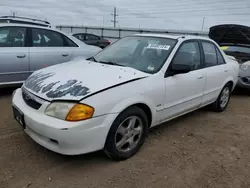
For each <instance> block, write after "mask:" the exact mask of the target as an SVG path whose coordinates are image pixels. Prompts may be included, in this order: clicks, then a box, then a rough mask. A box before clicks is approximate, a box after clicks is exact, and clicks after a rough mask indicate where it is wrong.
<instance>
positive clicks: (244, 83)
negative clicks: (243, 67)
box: [237, 76, 250, 89]
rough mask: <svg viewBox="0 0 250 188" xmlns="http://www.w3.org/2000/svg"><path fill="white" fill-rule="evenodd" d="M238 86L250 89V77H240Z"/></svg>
mask: <svg viewBox="0 0 250 188" xmlns="http://www.w3.org/2000/svg"><path fill="white" fill-rule="evenodd" d="M237 86H238V87H240V88H245V89H250V77H249V76H248V77H239V79H238V83H237Z"/></svg>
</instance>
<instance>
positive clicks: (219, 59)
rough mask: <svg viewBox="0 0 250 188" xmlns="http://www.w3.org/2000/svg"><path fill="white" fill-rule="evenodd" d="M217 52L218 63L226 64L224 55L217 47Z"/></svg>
mask: <svg viewBox="0 0 250 188" xmlns="http://www.w3.org/2000/svg"><path fill="white" fill-rule="evenodd" d="M216 52H217V58H218V59H217V61H218V64H219V65H221V64H225V60H224V58H223V56H222V55H221V52H220V51H219V50H218V49H217V48H216Z"/></svg>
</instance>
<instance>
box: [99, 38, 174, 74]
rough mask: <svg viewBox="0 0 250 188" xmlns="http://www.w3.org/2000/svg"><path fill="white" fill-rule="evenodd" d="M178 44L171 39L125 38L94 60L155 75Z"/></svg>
mask: <svg viewBox="0 0 250 188" xmlns="http://www.w3.org/2000/svg"><path fill="white" fill-rule="evenodd" d="M176 42H177V40H174V39H169V38H158V37H144V36H143V37H142V36H132V37H124V38H122V39H120V40H119V41H117V42H115V43H113V44H112V45H110V46H109V47H107V48H106V49H104V50H103V51H101V52H100V53H98V54H97V55H96V56H95V57H94V59H95V61H97V62H100V63H108V64H112V65H114V66H115V65H120V66H126V67H132V68H134V69H137V70H139V71H143V72H146V73H150V74H153V73H156V72H158V71H159V70H160V69H161V67H162V66H163V65H164V63H165V61H166V59H167V58H168V56H169V54H170V53H171V51H172V49H173V47H174V46H175V44H176Z"/></svg>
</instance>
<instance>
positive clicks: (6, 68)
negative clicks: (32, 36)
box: [0, 27, 29, 85]
mask: <svg viewBox="0 0 250 188" xmlns="http://www.w3.org/2000/svg"><path fill="white" fill-rule="evenodd" d="M25 41H26V28H24V27H1V28H0V85H2V84H9V83H21V82H23V81H24V80H25V79H27V77H28V76H29V48H28V47H26V42H25Z"/></svg>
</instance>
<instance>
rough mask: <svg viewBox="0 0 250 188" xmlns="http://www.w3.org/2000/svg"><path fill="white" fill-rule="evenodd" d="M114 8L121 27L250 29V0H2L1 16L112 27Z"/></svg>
mask: <svg viewBox="0 0 250 188" xmlns="http://www.w3.org/2000/svg"><path fill="white" fill-rule="evenodd" d="M114 7H116V8H117V14H118V16H117V20H118V23H117V27H132V28H154V29H177V30H195V31H201V30H203V31H207V30H208V29H209V27H211V26H213V25H216V24H224V23H234V24H243V25H248V26H250V19H249V18H250V0H238V1H235V0H0V15H11V14H12V13H13V12H15V13H16V15H17V16H29V17H35V18H40V19H47V20H48V21H50V22H51V23H52V24H54V25H81V26H82V25H85V26H109V27H112V26H113V23H112V22H111V20H112V19H113V17H112V15H111V14H112V13H113V9H114ZM203 21H204V25H203V24H202V23H203ZM202 25H203V27H202Z"/></svg>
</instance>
